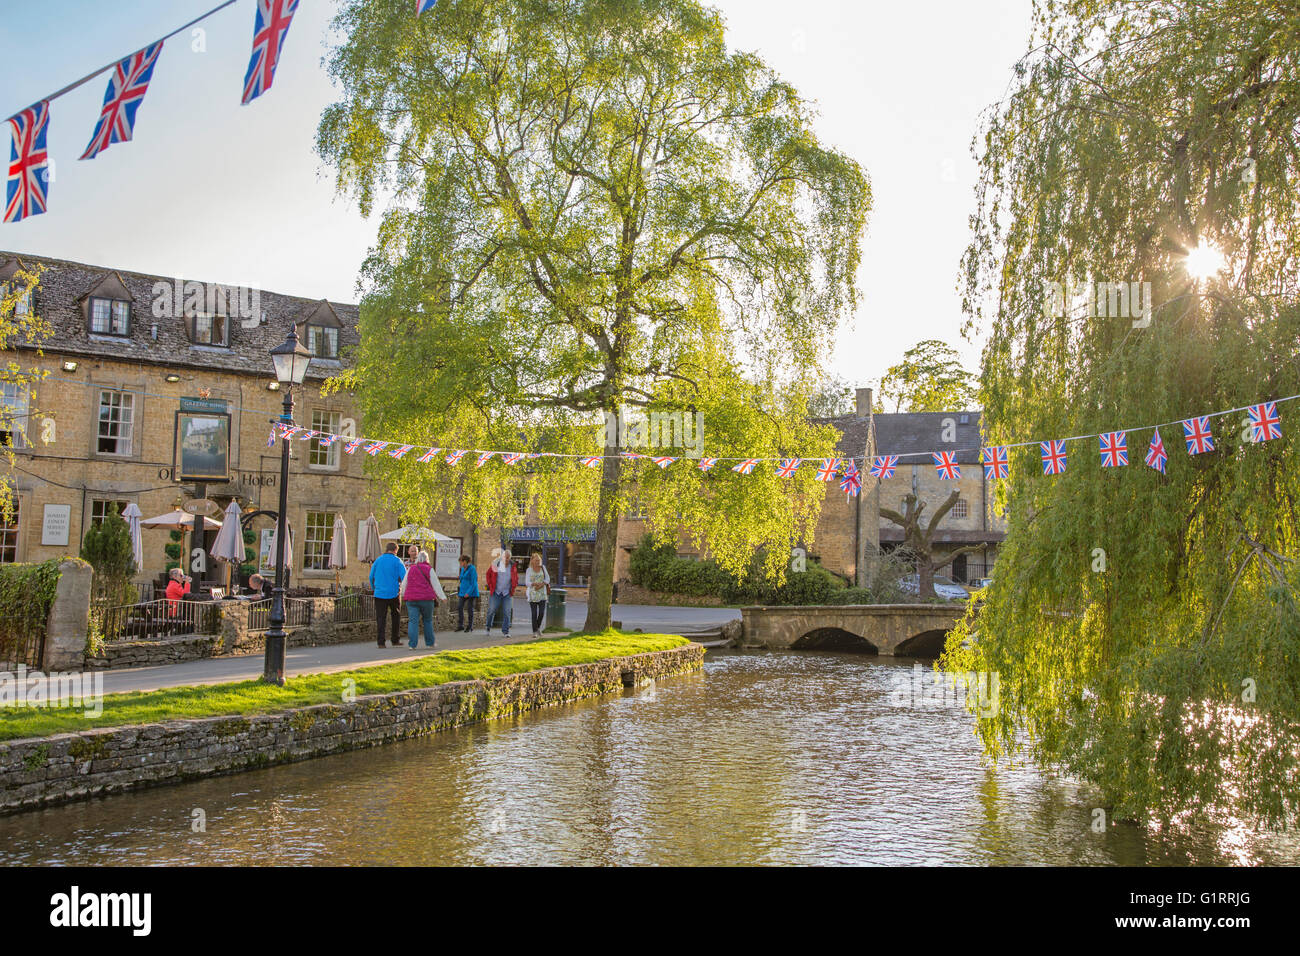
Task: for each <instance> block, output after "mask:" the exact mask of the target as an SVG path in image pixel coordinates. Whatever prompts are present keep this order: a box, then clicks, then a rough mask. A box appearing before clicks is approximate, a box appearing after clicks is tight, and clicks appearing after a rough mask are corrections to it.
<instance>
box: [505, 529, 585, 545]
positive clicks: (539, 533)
mask: <svg viewBox="0 0 1300 956" xmlns="http://www.w3.org/2000/svg"><path fill="white" fill-rule="evenodd" d="M506 537H507V538H509V539H510V540H511V541H545V542H550V543H558V542H561V541H595V540H596V529H595V528H563V527H549V528H541V527H534V528H511V529H510V530H509V531H508V532H507V534H506Z"/></svg>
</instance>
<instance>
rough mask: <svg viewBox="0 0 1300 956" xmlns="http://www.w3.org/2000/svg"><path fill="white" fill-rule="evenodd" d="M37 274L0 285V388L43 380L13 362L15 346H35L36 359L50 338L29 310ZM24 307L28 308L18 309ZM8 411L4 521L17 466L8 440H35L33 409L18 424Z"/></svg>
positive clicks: (0, 488) (1, 500) (0, 501)
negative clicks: (0, 354)
mask: <svg viewBox="0 0 1300 956" xmlns="http://www.w3.org/2000/svg"><path fill="white" fill-rule="evenodd" d="M41 271H42V270H41V269H39V268H38V269H36V270H34V271H26V270H23V269H19V270H18V271H17V272H15V273H14V275H13V277H12V278H11V279H9V280H8V281H7V282H4V283H0V351H4V352H5V353H6V354H7V355H8V356H9V360H8V361H6V362H5V363H3V364H2V365H0V384H4V385H11V386H16V387H18V388H19V389H25V388H27V387H29V386H30V385H32V384H33V383H34V382H37V381H39V380H40V379H42V378H44V377H45V374H46V373H45V372H44V370H42V369H38V368H36V367H34V366H28V365H26V363H24V362H20V361H18V360H17V356H18V355H19V353H18V351H17V349H18V347H19V346H37V347H38V348H37V351H36V354H37V355H39V354H40V350H39V345H40V343H41V342H43V341H45V339H47V338H48V337H49V335H50V327H49V324H48V323H46V322H45V321H44V320H43V319H42V318H41V317H40V316H39V315H37V313H36V310H35V308H32V307H30V306H32V305H34V303H35V299H34V296H35V293H36V289H37V287H38V285H39V283H40V276H41ZM24 303H25V304H26V305H27V306H29V307H27V308H25V309H24V308H20V305H22V304H24ZM8 411H9V409H8V406H0V432H3V433H5V435H6V439H5V441H3V442H0V453H3V455H4V459H5V463H6V465H7V466H8V467H7V468H6V469H5V470H4V471H2V472H0V514H3V516H4V517H5V518H6V519H8V518H9V517H10V514H11V512H12V508H13V468H14V465H15V464H16V463H17V461H16V459H15V457H14V452H13V449H14V446H15V444H16V443H15V442H14V440H13V438H12V437H10V436H14V435H15V434H21V435H24V436H27V440H28V441H33V440H36V438H37V435H36V434H35V433H34V432H33V429H32V422H33V421H34V420H35V419H34V417H33V414H34V413H35V411H36V409H35V408H31V407H29V408H28V410H27V417H26V418H25V419H22V420H19V419H17V418H14V417H12V416H10V415H9V414H8Z"/></svg>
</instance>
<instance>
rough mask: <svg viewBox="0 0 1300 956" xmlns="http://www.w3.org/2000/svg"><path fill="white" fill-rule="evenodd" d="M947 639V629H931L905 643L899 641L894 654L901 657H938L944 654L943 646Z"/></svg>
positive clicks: (913, 636)
mask: <svg viewBox="0 0 1300 956" xmlns="http://www.w3.org/2000/svg"><path fill="white" fill-rule="evenodd" d="M947 639H948V629H947V628H931V629H930V630H928V631H922V632H921V633H919V634H913V635H912V636H911V637H909V638H907V640H905V641H899V643H898V646H897V647H896V648H894V653H895V654H896V655H898V656H899V657H938V656H939V655H940V654H942V653H943V645H944V642H945V641H947Z"/></svg>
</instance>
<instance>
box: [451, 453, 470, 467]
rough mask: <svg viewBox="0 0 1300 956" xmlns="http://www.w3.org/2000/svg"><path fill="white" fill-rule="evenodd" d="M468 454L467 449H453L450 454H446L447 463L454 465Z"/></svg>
mask: <svg viewBox="0 0 1300 956" xmlns="http://www.w3.org/2000/svg"><path fill="white" fill-rule="evenodd" d="M468 454H469V452H468V451H453V452H452V453H451V454H450V455H448V456H447V464H449V465H455V464H457V463H458V462H459V461H460V460H461V459H462V458H464V457H465V456H466V455H468Z"/></svg>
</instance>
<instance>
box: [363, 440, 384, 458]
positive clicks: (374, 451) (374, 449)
mask: <svg viewBox="0 0 1300 956" xmlns="http://www.w3.org/2000/svg"><path fill="white" fill-rule="evenodd" d="M388 445H389V442H386V441H372V442H371V443H370V444H369V445H367V446H366V454H367V455H370V456H372V457H373V456H374V455H378V454H379V453H380V452H381V451H383V450H384V449H385V448H387V447H388Z"/></svg>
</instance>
